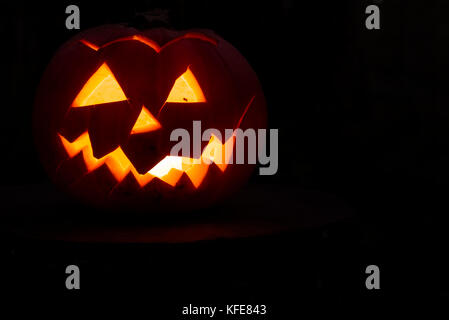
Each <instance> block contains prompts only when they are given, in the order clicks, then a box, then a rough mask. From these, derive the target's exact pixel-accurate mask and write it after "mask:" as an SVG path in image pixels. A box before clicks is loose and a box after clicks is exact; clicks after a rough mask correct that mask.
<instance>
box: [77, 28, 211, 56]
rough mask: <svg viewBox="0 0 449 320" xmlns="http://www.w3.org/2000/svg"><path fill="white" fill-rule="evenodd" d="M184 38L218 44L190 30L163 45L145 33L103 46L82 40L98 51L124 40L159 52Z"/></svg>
mask: <svg viewBox="0 0 449 320" xmlns="http://www.w3.org/2000/svg"><path fill="white" fill-rule="evenodd" d="M183 39H198V40H202V41H206V42H209V43H211V44H212V45H214V46H216V45H217V40H215V39H212V38H210V37H207V36H205V35H204V34H202V33H198V32H188V33H186V34H184V35H182V36H180V37H178V38H175V39H173V40H170V41H169V42H167V43H166V44H164V45H163V46H159V44H158V43H156V42H155V41H153V40H151V39H149V38H147V37H145V36H143V35H133V36H129V37H123V38H119V39H115V40H112V41H110V42H107V43H105V44H103V45H101V46H97V45H95V44H93V43H91V42H89V41H87V40H85V39H81V40H80V42H81V43H82V44H84V45H86V46H88V47H89V48H91V49H92V50H95V51H98V50H99V49H101V48H105V47H107V46H109V45H111V44H113V43H117V42H123V41H139V42H141V43H144V44H145V45H147V46H149V47H150V48H152V49H153V50H154V51H156V52H157V53H159V52H160V51H161V50H162V49H164V48H165V47H167V46H169V45H171V44H173V43H175V42H178V41H180V40H183Z"/></svg>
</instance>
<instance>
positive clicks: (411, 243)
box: [0, 0, 449, 319]
mask: <svg viewBox="0 0 449 320" xmlns="http://www.w3.org/2000/svg"><path fill="white" fill-rule="evenodd" d="M68 4H72V3H68V2H61V3H59V4H56V3H55V4H51V5H50V4H45V3H43V2H32V3H31V2H30V3H26V2H21V1H16V2H14V4H5V5H2V9H1V19H0V21H1V24H2V27H1V30H2V44H3V46H2V47H3V50H2V51H3V58H2V61H3V62H2V65H1V66H2V68H1V70H2V73H3V79H4V81H3V82H4V84H3V85H2V89H3V90H2V91H4V92H3V93H2V102H1V106H2V113H1V115H2V121H1V125H0V130H1V137H2V139H1V140H0V148H1V150H2V156H1V158H0V167H1V168H2V169H3V172H2V175H1V186H0V190H1V197H2V198H1V203H2V206H3V208H4V209H3V210H2V214H3V215H4V219H3V220H4V224H3V226H4V227H3V228H2V236H1V237H2V243H1V245H0V248H1V250H2V253H1V257H2V262H1V263H2V269H4V270H3V272H2V274H3V275H6V278H7V280H6V282H5V283H4V285H2V286H1V287H2V289H3V290H5V292H8V293H9V294H10V296H11V297H12V299H13V300H14V299H16V300H17V299H21V298H24V297H27V298H28V297H29V298H30V300H33V299H36V298H37V297H42V296H43V297H47V296H51V297H53V296H58V297H59V298H63V299H65V300H66V301H68V303H71V302H73V301H77V302H78V301H79V300H80V299H81V300H82V299H83V298H84V297H89V298H92V297H95V298H96V299H98V297H103V296H108V297H109V296H112V297H115V298H118V299H121V298H122V297H129V296H133V297H135V296H137V297H140V298H141V299H142V300H143V301H141V300H140V299H137V300H135V302H136V304H137V305H140V306H145V308H146V312H147V313H146V314H147V315H149V316H151V315H152V314H159V316H161V315H166V316H167V318H171V319H174V318H179V317H180V310H181V308H180V306H181V305H183V304H189V303H197V304H203V305H204V304H208V303H219V304H226V303H228V304H232V303H238V304H240V303H253V304H254V303H261V304H267V305H269V309H270V311H269V314H270V317H271V318H275V319H282V318H284V317H285V316H287V315H291V314H297V315H301V312H303V310H304V309H310V310H312V311H314V312H315V313H321V312H325V311H326V310H330V311H332V312H333V311H339V310H344V311H348V310H355V309H354V307H355V306H359V307H360V306H362V307H365V308H366V310H373V309H376V308H384V307H391V306H395V307H397V306H399V307H409V306H410V305H415V306H416V305H425V306H430V307H432V308H433V307H434V306H436V305H440V304H441V305H444V304H446V305H447V304H448V302H449V290H448V289H447V286H448V285H449V281H448V280H449V279H448V276H447V270H448V267H449V265H448V263H447V262H446V259H445V258H446V257H445V256H446V255H447V240H448V236H447V227H448V219H447V218H446V215H447V213H448V204H447V192H448V181H449V170H448V163H449V152H448V150H449V126H448V123H449V91H448V90H447V89H448V85H449V78H448V75H449V65H448V61H449V20H448V19H447V13H448V12H449V3H447V1H443V0H440V1H409V0H402V1H360V0H348V1H327V2H325V1H293V0H285V1H277V2H275V1H271V2H263V3H262V2H260V1H257V2H250V1H214V2H212V1H172V2H169V1H133V0H127V1H124V2H122V3H120V2H116V3H112V2H108V1H77V2H73V4H77V5H79V7H80V10H81V29H82V30H85V29H87V28H90V27H94V26H98V25H102V24H106V23H119V22H130V21H134V22H136V21H137V22H138V21H139V20H138V19H137V20H136V13H139V12H145V11H149V10H154V9H155V8H163V9H167V10H168V13H169V17H170V25H171V27H173V28H176V29H188V28H208V29H213V30H215V31H216V32H217V33H218V34H219V35H221V36H222V37H223V38H225V39H226V40H228V41H229V42H230V43H232V44H233V45H234V46H235V47H236V48H237V49H238V50H239V51H240V52H241V53H242V54H243V55H244V56H245V57H246V58H247V60H248V61H249V63H250V64H251V66H252V67H253V68H254V70H255V71H256V73H257V74H258V76H259V80H260V82H261V84H262V87H263V89H264V93H265V96H266V99H267V105H268V111H269V125H270V127H271V128H279V132H280V136H279V138H280V151H279V172H278V173H277V174H276V175H275V176H271V177H267V176H262V177H260V176H254V177H253V178H252V180H251V181H250V184H249V186H248V187H247V188H246V189H244V190H243V191H241V193H240V198H239V197H237V200H236V201H235V202H234V203H233V204H232V210H233V211H234V213H235V214H234V216H235V215H248V216H249V221H251V219H253V220H254V221H255V222H256V220H257V215H258V213H259V212H258V210H262V211H263V209H261V207H263V206H262V205H260V203H259V205H257V204H255V205H254V207H252V206H251V205H248V202H245V203H242V204H240V203H239V201H240V200H238V199H241V198H242V196H241V195H242V193H243V195H244V198H246V195H250V196H252V197H253V198H257V199H260V201H261V202H262V203H263V201H269V202H270V203H271V206H269V209H270V210H271V211H270V212H268V213H266V211H267V209H265V212H262V213H261V215H262V216H265V217H266V216H267V215H268V216H270V215H275V214H277V213H279V216H281V217H284V216H287V217H288V219H290V220H288V219H287V220H288V222H286V223H289V224H290V222H291V219H293V220H294V223H293V225H294V226H295V228H291V229H289V230H288V231H284V232H272V233H271V234H265V235H257V236H255V235H250V234H248V236H247V237H243V238H241V237H239V238H235V239H232V237H231V238H230V237H227V238H226V239H225V238H220V237H219V239H205V240H204V241H200V242H193V243H190V242H188V243H177V244H173V243H165V244H164V243H152V244H148V243H147V244H138V243H127V244H117V243H108V244H104V243H74V242H70V241H54V240H48V239H47V240H42V239H41V238H35V237H33V236H30V235H29V234H28V233H27V232H28V230H30V229H32V228H33V226H37V225H39V226H40V225H41V224H42V223H41V222H42V221H40V219H39V215H40V214H43V215H47V216H48V212H49V211H50V215H49V216H50V217H51V216H52V215H55V214H56V215H57V214H58V212H59V211H68V212H69V215H70V216H71V219H72V220H69V221H66V220H65V221H64V223H68V224H70V223H72V222H73V221H75V222H77V221H76V214H77V213H76V210H77V209H78V207H76V206H75V207H71V208H66V207H64V204H65V200H64V199H63V200H61V198H60V197H63V196H62V195H59V194H58V193H57V191H55V190H53V189H52V186H51V185H50V183H49V182H48V179H47V177H46V175H45V172H44V171H43V168H42V167H41V165H40V163H39V161H38V157H37V152H36V150H35V149H34V146H33V139H32V132H31V116H32V106H33V99H34V94H35V90H36V87H37V85H38V82H39V79H40V76H41V75H42V73H43V71H44V69H45V67H46V65H47V64H48V62H49V61H50V59H51V57H52V55H53V54H54V53H55V52H56V50H57V48H58V47H59V46H60V45H61V44H62V43H63V42H64V41H66V40H68V39H69V38H70V37H72V36H73V35H75V34H76V33H77V32H78V31H76V30H67V29H66V28H65V19H66V14H65V7H66V6H67V5H68ZM369 4H377V5H379V7H380V9H381V30H373V31H369V30H367V29H366V28H365V18H366V14H365V13H364V12H365V8H366V6H367V5H369ZM67 63H70V62H69V61H68V62H67ZM49 195H50V196H49ZM42 198H45V200H42ZM48 199H50V200H48ZM267 199H268V200H267ZM53 202H54V203H53ZM250 204H251V203H250ZM299 207H300V208H302V209H301V212H299V211H298V208H299ZM73 208H75V209H73ZM83 210H88V209H85V208H84V209H83ZM273 211H275V212H274V213H273ZM30 212H31V214H30ZM341 212H344V214H342V213H341ZM49 219H50V221H51V218H49ZM189 219H190V216H189V218H187V219H184V220H183V226H184V227H185V228H187V229H188V228H189V223H197V222H198V221H199V222H201V216H200V218H198V216H197V215H195V216H194V217H192V219H191V220H189ZM211 219H212V220H213V219H214V217H212V218H211ZM217 219H218V220H217V221H221V219H226V216H224V217H222V216H219V217H217ZM56 220H57V219H56ZM278 220H279V219H278ZM311 221H312V222H311ZM46 222H47V223H48V220H46ZM59 222H60V221H59ZM84 222H85V221H84ZM276 222H277V223H279V221H276ZM145 223H148V221H146V222H145ZM177 223H178V221H177V220H175V219H172V220H170V218H169V219H167V220H165V221H163V222H162V225H163V226H165V227H166V226H170V225H171V224H175V225H176V224H177ZM236 223H238V222H236ZM280 223H281V224H282V221H281V222H280ZM55 225H56V226H58V225H57V224H55ZM231 225H232V222H231ZM237 227H238V226H237ZM242 228H245V226H243V227H242ZM17 230H21V231H23V230H27V231H25V232H17ZM72 263H73V264H77V265H79V266H80V268H81V269H82V276H81V278H82V280H81V282H82V284H81V287H82V289H81V290H80V291H79V292H69V291H67V290H66V289H65V287H64V281H65V276H66V275H65V274H64V269H65V266H66V265H68V264H72ZM369 264H376V265H378V266H379V267H380V269H381V290H379V291H368V290H366V289H365V285H364V283H365V278H366V275H365V273H364V271H365V267H366V266H367V265H369ZM20 301H22V300H20ZM95 301H96V300H95ZM43 306H44V307H45V306H46V305H45V304H44V305H43ZM107 307H108V308H109V309H110V308H115V307H117V305H114V304H112V305H111V304H109V305H107ZM363 314H365V313H361V315H363Z"/></svg>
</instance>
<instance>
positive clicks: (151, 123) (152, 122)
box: [131, 106, 161, 134]
mask: <svg viewBox="0 0 449 320" xmlns="http://www.w3.org/2000/svg"><path fill="white" fill-rule="evenodd" d="M160 128H161V124H160V123H159V121H157V120H156V118H155V117H154V116H153V115H152V114H151V112H150V111H148V109H147V108H145V106H142V110H141V111H140V114H139V117H138V118H137V120H136V123H135V124H134V126H133V128H132V129H131V134H138V133H145V132H151V131H155V130H158V129H160Z"/></svg>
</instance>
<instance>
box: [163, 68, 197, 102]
mask: <svg viewBox="0 0 449 320" xmlns="http://www.w3.org/2000/svg"><path fill="white" fill-rule="evenodd" d="M166 102H181V103H182V102H184V103H189V102H206V98H205V97H204V94H203V90H201V87H200V85H199V83H198V81H197V80H196V78H195V76H194V75H193V73H192V71H190V69H189V68H187V71H186V72H184V73H183V74H182V75H181V76H179V78H178V79H176V81H175V84H174V85H173V88H172V89H171V91H170V94H169V95H168V98H167V101H166Z"/></svg>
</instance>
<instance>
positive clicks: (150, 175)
mask: <svg viewBox="0 0 449 320" xmlns="http://www.w3.org/2000/svg"><path fill="white" fill-rule="evenodd" d="M59 138H60V140H61V142H62V145H63V146H64V149H65V151H66V152H67V154H68V156H69V158H73V157H75V156H76V155H78V154H79V153H80V152H81V153H82V155H83V159H84V164H85V165H86V168H87V171H88V173H89V172H92V171H94V170H96V169H98V168H99V167H101V166H102V165H106V166H107V167H108V169H109V171H110V172H111V173H112V175H113V176H114V178H115V180H116V181H117V183H119V182H121V181H123V179H124V178H125V177H126V176H127V175H128V173H130V172H131V173H132V174H133V176H134V178H135V179H136V181H137V182H138V183H139V185H140V186H141V187H144V186H145V185H146V184H148V183H149V182H150V181H151V180H153V179H154V178H158V179H160V180H162V181H164V182H165V183H167V184H169V185H171V186H172V187H174V186H175V185H176V183H177V182H178V181H179V179H181V176H182V174H183V173H185V174H186V175H187V177H189V179H190V181H191V182H192V184H193V186H194V187H195V188H198V187H199V186H200V185H201V183H202V182H203V180H204V177H205V176H206V173H207V171H208V168H209V166H210V165H211V164H212V163H215V165H217V167H218V168H219V169H220V170H221V172H224V171H225V170H226V167H227V166H228V164H229V163H230V159H231V158H232V155H233V148H234V141H235V136H234V135H233V136H231V137H230V138H229V139H228V140H227V141H226V142H225V143H223V144H222V143H221V141H220V139H219V138H217V137H216V136H215V135H212V136H211V139H210V140H209V143H208V144H207V145H206V147H205V148H204V149H203V152H202V153H201V156H200V157H199V158H190V157H182V156H166V157H165V158H163V159H162V160H161V161H159V162H158V163H157V164H156V165H155V166H153V168H151V169H150V170H149V171H148V172H146V173H144V174H140V173H139V172H138V171H137V170H136V168H135V167H134V165H133V164H132V162H131V161H130V160H129V159H128V157H127V156H126V154H125V153H124V152H123V150H122V148H121V147H118V148H117V149H115V150H114V151H112V152H110V153H108V154H107V155H105V156H104V157H102V158H100V159H97V158H95V157H94V155H93V150H92V144H91V142H90V138H89V133H88V132H87V131H86V132H84V133H83V134H82V135H81V136H79V137H78V138H77V139H76V140H75V141H73V142H69V141H68V140H67V139H66V138H64V137H63V136H62V135H59Z"/></svg>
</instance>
